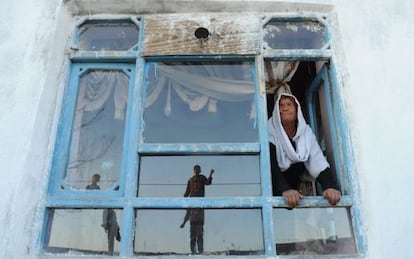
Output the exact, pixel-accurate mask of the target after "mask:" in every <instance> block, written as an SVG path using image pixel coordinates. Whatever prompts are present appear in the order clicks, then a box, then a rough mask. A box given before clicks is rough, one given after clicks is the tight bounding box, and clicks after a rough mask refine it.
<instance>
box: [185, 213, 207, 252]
mask: <svg viewBox="0 0 414 259" xmlns="http://www.w3.org/2000/svg"><path fill="white" fill-rule="evenodd" d="M188 220H190V247H191V253H193V254H195V253H196V252H197V250H196V244H197V248H198V252H199V253H202V252H203V251H204V240H203V234H204V229H203V226H204V210H203V209H188V210H187V212H186V214H185V217H184V221H183V223H182V224H181V226H180V228H183V227H184V226H185V223H186V222H187V221H188Z"/></svg>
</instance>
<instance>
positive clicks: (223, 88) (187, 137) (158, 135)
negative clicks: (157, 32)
mask: <svg viewBox="0 0 414 259" xmlns="http://www.w3.org/2000/svg"><path fill="white" fill-rule="evenodd" d="M254 90H255V86H254V78H253V65H252V64H251V63H247V62H220V63H218V62H181V63H169V64H164V63H157V64H150V65H148V67H147V76H146V101H145V110H144V121H145V128H144V132H143V136H144V142H146V143H240V142H256V141H257V138H258V137H257V135H258V134H257V125H256V123H257V122H256V111H255V104H254Z"/></svg>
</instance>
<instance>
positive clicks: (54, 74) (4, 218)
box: [0, 0, 70, 258]
mask: <svg viewBox="0 0 414 259" xmlns="http://www.w3.org/2000/svg"><path fill="white" fill-rule="evenodd" d="M7 2H9V3H5V2H2V5H1V7H0V15H1V17H2V18H1V19H2V22H1V23H0V35H2V37H1V38H2V39H1V42H0V60H1V62H2V65H1V67H0V82H1V87H0V111H1V112H0V125H1V127H0V147H1V151H0V165H1V169H0V173H1V181H0V190H2V197H1V199H0V208H1V210H0V224H1V231H0V248H1V249H0V258H27V257H28V254H31V253H32V252H33V247H35V246H33V243H34V242H36V240H37V238H38V234H37V233H36V231H39V225H40V222H41V220H40V219H38V218H36V217H37V216H38V215H39V213H37V210H38V209H39V208H41V207H42V203H43V202H44V200H45V197H44V196H45V193H46V192H45V191H46V185H47V181H48V174H49V167H50V160H51V150H52V147H53V141H52V140H53V135H54V132H55V130H54V128H55V127H56V118H57V116H56V112H57V107H58V106H59V101H60V99H61V98H60V95H62V90H63V82H61V80H62V74H63V73H65V64H64V62H63V60H64V56H63V55H62V53H64V47H65V44H66V41H67V32H68V30H70V25H68V24H67V23H66V24H65V23H64V21H65V20H66V19H67V18H68V16H67V14H65V12H64V10H63V9H62V6H61V3H59V1H49V0H39V1H26V0H24V1H7ZM65 31H66V32H65Z"/></svg>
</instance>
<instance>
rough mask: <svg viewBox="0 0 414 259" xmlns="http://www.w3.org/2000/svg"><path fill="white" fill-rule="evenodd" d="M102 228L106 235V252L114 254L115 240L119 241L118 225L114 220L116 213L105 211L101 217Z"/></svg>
mask: <svg viewBox="0 0 414 259" xmlns="http://www.w3.org/2000/svg"><path fill="white" fill-rule="evenodd" d="M102 219H103V220H102V227H103V228H104V229H105V232H106V233H107V234H108V252H109V254H111V255H112V254H113V253H114V243H115V239H116V240H117V241H121V235H120V233H119V225H118V222H117V220H116V213H115V211H114V210H113V209H105V210H104V212H103V217H102Z"/></svg>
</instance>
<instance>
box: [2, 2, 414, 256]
mask: <svg viewBox="0 0 414 259" xmlns="http://www.w3.org/2000/svg"><path fill="white" fill-rule="evenodd" d="M6 2H8V3H4V2H3V3H2V5H1V7H0V14H1V17H2V22H1V23H0V35H2V40H1V41H0V60H1V61H2V66H1V67H0V82H1V87H0V125H1V127H0V147H1V152H0V165H1V169H0V172H1V179H2V180H1V181H0V189H1V190H2V192H3V195H2V198H1V199H0V208H1V210H0V225H1V226H2V230H1V231H0V248H1V249H0V257H1V258H27V257H28V255H30V254H33V249H34V248H36V247H37V246H36V242H38V233H39V231H40V225H41V222H42V219H41V218H38V216H39V215H41V213H37V212H38V210H39V209H41V208H42V207H43V203H44V201H45V192H46V185H47V181H48V174H49V170H50V163H51V152H52V150H53V145H54V134H55V131H56V125H57V118H58V115H59V114H58V113H59V111H60V102H61V96H62V92H63V87H64V82H65V77H66V75H67V63H65V58H64V56H63V55H62V53H64V48H65V45H66V43H67V40H68V36H69V33H70V32H71V29H72V27H71V26H72V24H71V21H70V16H69V13H68V12H69V11H67V9H66V7H68V8H69V9H70V10H71V12H77V11H79V12H80V11H82V12H85V13H88V12H91V11H93V10H97V11H103V12H105V10H106V11H108V10H112V11H113V10H119V11H123V12H130V13H134V12H139V11H141V12H147V13H148V12H155V11H157V12H158V11H159V12H162V11H163V10H164V11H166V12H174V11H175V10H176V9H174V8H177V9H179V10H188V11H189V12H191V11H229V10H226V8H223V6H225V4H226V2H227V3H230V2H234V1H211V2H212V3H210V4H209V5H207V4H206V5H205V6H202V5H201V4H200V5H199V6H198V5H195V2H197V1H170V3H167V4H166V3H165V2H168V1H165V2H164V1H139V0H119V1H117V4H115V5H114V4H113V3H112V2H111V1H110V0H100V1H98V0H89V1H86V0H69V1H59V0H55V1H51V0H37V1H30V0H20V1H12V0H9V1H6ZM61 2H66V4H63V3H61ZM171 2H174V5H173V4H171ZM193 2H194V3H193ZM202 2H203V5H204V4H205V2H208V1H202ZM245 2H246V3H245V4H243V5H239V6H242V7H243V9H244V10H246V9H247V8H246V6H250V7H251V8H256V7H257V8H261V6H262V4H263V2H271V1H261V2H262V3H260V4H258V3H251V2H252V1H245ZM285 2H286V3H284V4H280V5H279V7H282V8H283V9H282V10H284V11H295V10H299V11H300V9H298V6H300V5H297V4H292V2H293V1H285ZM296 2H299V3H307V4H309V3H310V4H312V3H313V4H318V5H319V4H332V5H334V10H335V12H336V14H337V17H338V24H339V32H340V36H341V38H340V39H339V43H340V44H341V46H342V47H341V48H340V49H337V50H336V51H338V53H339V54H340V55H339V59H338V61H339V68H340V69H341V73H342V74H343V78H344V89H343V90H344V95H345V99H346V106H347V109H348V117H349V120H350V127H351V136H352V142H353V147H354V151H355V159H356V170H357V173H358V177H359V180H360V188H361V210H362V216H363V221H364V226H363V227H364V229H365V230H366V234H367V241H368V252H369V253H368V257H369V258H375V259H377V258H414V250H412V249H410V246H411V243H412V241H411V240H412V235H413V233H414V220H413V219H412V217H411V215H410V212H411V211H412V209H411V207H410V204H411V200H412V199H411V197H410V193H409V190H410V187H411V184H412V183H414V174H412V173H411V170H410V169H411V158H410V156H411V155H412V154H413V151H412V148H411V143H412V139H413V138H414V133H413V131H412V127H413V126H414V116H413V115H412V114H411V111H412V110H414V105H413V102H412V98H414V87H413V86H411V84H412V81H414V73H412V71H411V65H410V62H411V58H412V57H413V55H412V51H413V50H414V49H413V46H414V29H413V27H412V26H411V25H412V24H413V23H414V15H413V14H414V2H413V1H412V0H394V1H387V0H371V1H357V0H348V1H341V0H314V1H296ZM105 8H106V9H105ZM186 8H187V9H186ZM203 8H204V9H203ZM311 8H313V7H309V8H308V10H311ZM318 8H320V6H319V7H318ZM324 8H325V7H324ZM329 9H330V7H326V10H329ZM279 10H280V9H279ZM276 11H277V10H276Z"/></svg>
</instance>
